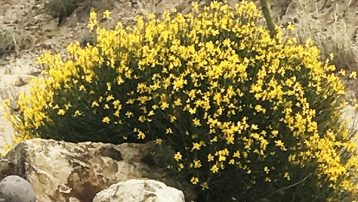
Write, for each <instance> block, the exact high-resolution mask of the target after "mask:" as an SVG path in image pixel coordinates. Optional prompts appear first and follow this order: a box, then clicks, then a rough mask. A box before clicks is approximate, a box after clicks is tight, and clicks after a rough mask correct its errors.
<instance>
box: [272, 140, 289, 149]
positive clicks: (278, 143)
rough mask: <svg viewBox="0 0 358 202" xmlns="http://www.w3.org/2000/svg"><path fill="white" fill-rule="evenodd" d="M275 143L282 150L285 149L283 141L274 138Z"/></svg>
mask: <svg viewBox="0 0 358 202" xmlns="http://www.w3.org/2000/svg"><path fill="white" fill-rule="evenodd" d="M275 145H276V146H277V147H279V148H280V149H281V150H282V151H286V150H287V149H286V147H285V145H284V144H283V142H282V141H281V140H275Z"/></svg>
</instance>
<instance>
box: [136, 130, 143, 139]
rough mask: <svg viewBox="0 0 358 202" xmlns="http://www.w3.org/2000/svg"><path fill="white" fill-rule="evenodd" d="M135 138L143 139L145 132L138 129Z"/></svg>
mask: <svg viewBox="0 0 358 202" xmlns="http://www.w3.org/2000/svg"><path fill="white" fill-rule="evenodd" d="M137 138H138V139H139V140H144V138H145V134H144V133H143V132H142V131H140V130H139V131H138V134H137Z"/></svg>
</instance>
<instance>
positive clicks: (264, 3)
mask: <svg viewBox="0 0 358 202" xmlns="http://www.w3.org/2000/svg"><path fill="white" fill-rule="evenodd" d="M260 2H261V7H262V13H263V14H264V18H265V20H266V23H267V28H268V30H269V32H270V35H271V37H272V38H273V37H275V35H276V34H277V32H276V25H275V22H274V21H273V18H272V16H271V10H270V6H269V3H268V0H260Z"/></svg>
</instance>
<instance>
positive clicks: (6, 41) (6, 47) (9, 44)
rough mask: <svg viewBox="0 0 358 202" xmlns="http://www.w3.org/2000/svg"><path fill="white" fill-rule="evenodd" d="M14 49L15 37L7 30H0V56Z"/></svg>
mask: <svg viewBox="0 0 358 202" xmlns="http://www.w3.org/2000/svg"><path fill="white" fill-rule="evenodd" d="M15 51H16V39H15V37H14V34H12V33H11V32H9V31H0V57H1V56H2V55H5V54H9V53H12V52H15Z"/></svg>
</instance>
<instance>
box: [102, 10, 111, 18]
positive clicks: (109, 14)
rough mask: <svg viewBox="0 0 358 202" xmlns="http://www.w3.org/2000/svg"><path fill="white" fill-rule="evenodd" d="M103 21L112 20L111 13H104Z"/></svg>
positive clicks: (106, 11)
mask: <svg viewBox="0 0 358 202" xmlns="http://www.w3.org/2000/svg"><path fill="white" fill-rule="evenodd" d="M103 19H111V11H109V10H105V11H104V12H103Z"/></svg>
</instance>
